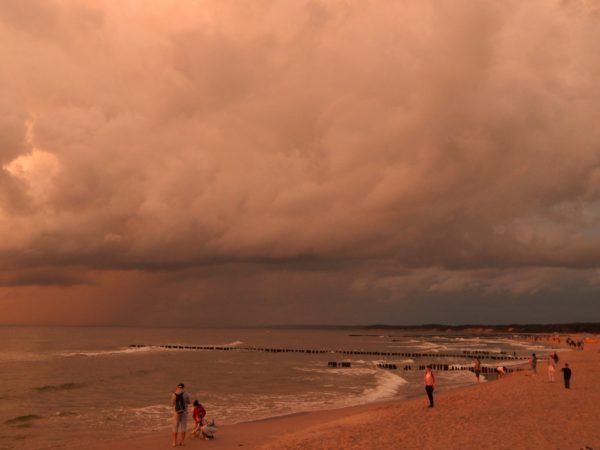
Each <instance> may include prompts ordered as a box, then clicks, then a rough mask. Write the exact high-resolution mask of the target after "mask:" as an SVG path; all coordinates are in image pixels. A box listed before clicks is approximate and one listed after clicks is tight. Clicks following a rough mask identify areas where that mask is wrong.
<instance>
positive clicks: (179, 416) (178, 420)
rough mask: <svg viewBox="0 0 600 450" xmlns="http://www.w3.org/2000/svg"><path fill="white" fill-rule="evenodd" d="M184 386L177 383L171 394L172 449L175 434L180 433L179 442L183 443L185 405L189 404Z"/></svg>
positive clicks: (175, 439) (175, 440)
mask: <svg viewBox="0 0 600 450" xmlns="http://www.w3.org/2000/svg"><path fill="white" fill-rule="evenodd" d="M184 388H185V386H184V384H183V383H179V384H178V385H177V389H175V392H173V394H171V405H173V447H176V446H177V432H178V431H181V442H180V443H179V445H183V442H184V441H185V432H186V428H187V405H189V404H190V403H191V400H190V396H189V395H188V394H187V393H186V392H185V391H184Z"/></svg>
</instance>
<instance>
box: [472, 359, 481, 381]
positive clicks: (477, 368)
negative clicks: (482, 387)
mask: <svg viewBox="0 0 600 450" xmlns="http://www.w3.org/2000/svg"><path fill="white" fill-rule="evenodd" d="M473 372H475V377H476V378H477V382H478V383H479V374H480V373H481V360H480V359H479V358H476V359H475V366H474V367H473Z"/></svg>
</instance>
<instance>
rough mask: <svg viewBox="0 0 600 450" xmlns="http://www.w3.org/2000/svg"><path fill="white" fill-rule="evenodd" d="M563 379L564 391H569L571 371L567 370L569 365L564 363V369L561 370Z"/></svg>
mask: <svg viewBox="0 0 600 450" xmlns="http://www.w3.org/2000/svg"><path fill="white" fill-rule="evenodd" d="M560 370H562V373H563V378H564V379H565V389H571V369H570V368H569V364H568V363H565V367H563V368H562V369H560Z"/></svg>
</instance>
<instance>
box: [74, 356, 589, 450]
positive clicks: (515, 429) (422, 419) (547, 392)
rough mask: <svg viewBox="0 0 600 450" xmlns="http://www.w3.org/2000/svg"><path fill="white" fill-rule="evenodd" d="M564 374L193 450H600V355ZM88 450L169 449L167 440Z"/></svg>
mask: <svg viewBox="0 0 600 450" xmlns="http://www.w3.org/2000/svg"><path fill="white" fill-rule="evenodd" d="M559 356H560V361H559V364H558V368H562V367H563V365H564V363H565V362H568V363H569V365H570V366H571V368H572V370H573V378H572V380H571V389H570V390H567V389H565V388H564V385H563V380H562V372H560V370H557V372H556V382H555V383H549V382H548V377H547V369H546V368H547V366H546V362H545V361H540V362H539V363H538V375H537V376H531V374H530V373H529V372H527V373H524V372H520V373H515V374H511V375H508V376H507V377H505V378H504V379H502V380H498V381H495V382H490V383H480V384H478V385H474V386H470V387H466V388H460V389H453V390H448V391H445V392H443V391H439V392H436V394H435V401H436V405H435V408H432V409H430V408H428V407H427V400H426V396H425V392H423V397H422V398H416V399H411V400H403V401H394V402H387V403H383V404H374V405H365V406H360V407H353V408H344V409H339V410H334V411H318V412H313V413H307V414H298V415H293V416H288V417H282V418H276V419H269V420H264V421H259V422H253V423H244V424H237V425H231V426H223V427H221V428H220V429H219V432H218V437H217V438H216V439H215V440H214V441H205V440H202V439H190V440H189V441H188V442H187V443H186V448H191V449H208V448H210V449H212V450H222V449H246V450H248V449H252V450H258V449H260V450H300V449H302V450H307V449H332V450H333V449H336V450H338V449H357V450H358V449H361V450H364V449H382V450H384V449H495V450H500V449H511V450H514V449H582V448H586V446H588V447H590V448H592V449H594V450H600V383H599V380H598V377H599V376H600V352H599V346H598V345H588V346H587V347H586V349H585V350H584V351H572V352H565V353H560V354H559ZM72 448H80V449H82V450H99V449H107V448H110V449H115V450H119V449H128V450H131V449H146V450H153V449H166V448H172V447H171V440H170V436H169V434H168V432H167V433H161V434H160V435H159V434H153V435H151V436H145V437H141V438H134V439H131V440H125V441H122V442H114V443H106V442H103V443H97V444H95V445H89V444H88V445H85V446H82V447H75V446H73V447H72Z"/></svg>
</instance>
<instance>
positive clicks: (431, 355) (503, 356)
mask: <svg viewBox="0 0 600 450" xmlns="http://www.w3.org/2000/svg"><path fill="white" fill-rule="evenodd" d="M129 347H132V348H145V347H157V348H165V349H172V350H212V351H231V350H238V351H239V350H245V351H254V352H266V353H311V354H323V353H332V354H339V355H362V356H365V355H366V356H384V357H394V356H396V357H397V356H399V357H403V358H466V357H474V356H477V357H479V358H480V359H491V360H494V361H514V360H526V359H528V358H527V357H526V356H516V355H508V354H506V353H503V354H488V353H481V354H479V353H477V354H473V353H471V352H469V351H468V350H465V351H463V352H462V353H414V352H382V351H373V350H327V349H298V348H272V347H251V346H237V347H234V346H226V345H223V346H220V345H176V344H161V345H146V344H131V345H130V346H129Z"/></svg>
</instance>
